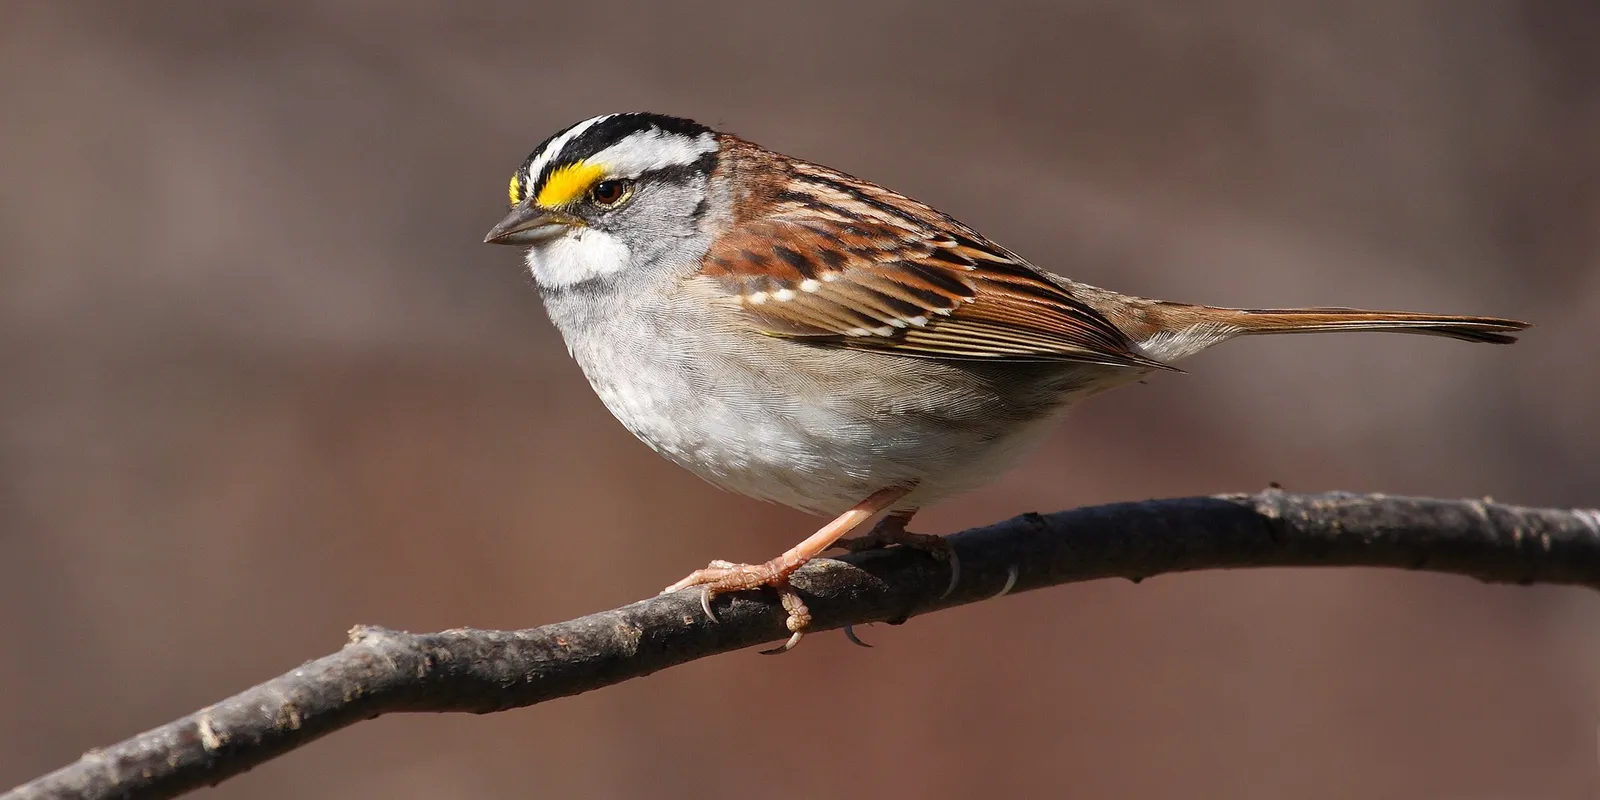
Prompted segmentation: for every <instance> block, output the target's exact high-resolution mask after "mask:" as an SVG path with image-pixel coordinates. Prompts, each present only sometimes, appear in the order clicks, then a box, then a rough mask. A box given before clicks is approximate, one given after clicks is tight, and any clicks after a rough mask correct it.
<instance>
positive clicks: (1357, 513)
mask: <svg viewBox="0 0 1600 800" xmlns="http://www.w3.org/2000/svg"><path fill="white" fill-rule="evenodd" d="M951 544H952V545H953V546H954V547H955V549H956V550H957V552H958V553H959V555H960V563H961V578H960V582H959V583H958V585H957V586H956V587H955V589H954V590H953V591H951V592H950V593H949V594H948V595H947V596H941V595H944V594H945V591H946V587H947V586H948V585H949V578H950V574H949V570H948V565H947V564H945V563H943V562H940V561H936V560H934V559H933V558H931V557H929V556H927V555H925V554H922V553H917V552H912V551H906V550H902V549H899V548H895V549H891V550H883V551H874V552H867V553H861V554H855V555H850V556H846V557H844V558H842V559H839V560H831V559H830V560H822V561H818V562H814V563H813V564H811V565H808V566H807V567H806V568H805V569H803V570H801V572H800V573H798V574H797V575H796V577H795V579H794V584H795V585H796V587H798V588H799V589H800V591H801V592H802V593H803V594H804V595H805V596H806V601H807V603H808V604H809V605H810V607H811V610H812V613H813V615H814V623H813V625H814V627H815V629H816V630H826V629H830V628H837V627H840V626H843V625H846V624H850V623H857V624H859V623H864V622H892V623H898V622H901V621H904V620H906V619H908V618H910V617H913V616H916V615H918V614H924V613H927V612H929V611H935V610H938V609H941V608H948V607H950V606H957V605H963V604H965V603H972V602H976V601H979V600H985V599H989V598H992V597H995V596H997V595H999V594H1002V593H1003V592H1021V591H1027V590H1030V589H1038V588H1041V587H1045V586H1055V585H1057V584H1063V583H1073V582H1078V581H1087V580H1093V579H1097V578H1114V577H1118V578H1129V579H1132V580H1135V581H1138V580H1141V579H1143V578H1146V577H1149V576H1152V575H1159V574H1163V573H1169V572H1186V571H1192V570H1202V569H1219V568H1231V567H1310V566H1368V567H1396V568H1400V569H1413V570H1427V571H1431V572H1445V573H1454V574H1458V575H1467V576H1470V577H1474V578H1477V579H1479V580H1483V581H1489V582H1495V583H1517V584H1531V583H1550V584H1573V585H1581V586H1588V587H1590V588H1595V589H1600V512H1596V511H1593V510H1556V509H1536V508H1519V507H1516V506H1507V505H1500V504H1497V503H1493V502H1489V501H1477V500H1458V501H1445V500H1426V499H1417V498H1407V497H1386V496H1382V495H1349V494H1324V495H1294V494H1285V493H1283V492H1280V491H1275V490H1274V491H1268V492H1264V493H1261V494H1256V495H1227V496H1219V497H1198V498H1184V499H1178V500H1153V501H1148V502H1142V503H1119V504H1115V505H1106V506H1096V507H1093V508H1082V509H1077V510H1073V511H1063V512H1061V513H1058V514H1051V515H1048V516H1043V515H1039V514H1025V515H1023V516H1020V517H1017V518H1015V519H1011V520H1008V521H1006V522H1002V523H999V524H997V525H992V526H989V527H987V528H979V529H975V530H971V531H967V532H965V533H962V534H960V535H958V536H955V537H953V538H952V540H951ZM715 610H716V612H717V615H718V618H719V620H720V621H718V622H715V623H713V622H710V621H708V620H707V619H706V617H705V614H704V613H703V612H702V611H701V610H700V604H699V600H698V596H697V594H696V592H694V591H692V590H691V591H685V592H680V593H678V594H675V595H669V596H665V597H656V598H652V599H650V600H645V601H643V602H639V603H634V604H632V605H628V606H624V607H622V608H618V609H615V610H612V611H604V612H601V613H598V614H591V615H589V616H587V617H582V618H580V619H575V620H571V621H569V622H561V623H556V624H553V625H546V626H544V627H541V628H531V629H528V630H520V631H481V630H470V629H463V630H451V631H444V632H441V633H430V634H421V635H414V634H409V633H403V632H400V631H393V630H387V629H383V628H372V627H359V628H356V629H354V630H352V631H351V632H350V642H349V644H347V645H345V647H344V648H343V649H342V650H340V651H338V652H337V653H333V654H332V655H327V656H323V657H322V658H319V659H317V660H315V661H310V662H307V663H306V664H304V665H302V666H300V667H299V668H297V669H294V670H292V671H290V672H288V673H286V674H284V675H281V676H279V677H277V678H274V679H272V680H270V681H267V682H266V683H263V684H260V685H258V686H255V687H253V688H251V689H247V690H245V691H244V692H241V693H240V694H237V695H234V696H233V697H230V698H228V699H226V700H223V701H221V702H219V703H217V704H215V705H212V706H209V707H207V708H203V709H201V710H199V711H197V712H195V713H193V714H190V715H189V716H187V717H184V718H182V719H179V720H176V721H173V722H170V723H168V724H166V725H162V726H161V727H159V728H155V729H153V730H150V731H146V732H145V733H142V734H139V735H138V736H135V737H133V738H131V739H128V740H126V741H123V742H120V743H118V744H116V745H113V746H111V747H108V748H105V749H97V750H91V751H89V752H88V753H85V754H84V756H83V757H82V758H80V759H79V760H78V761H77V762H76V763H74V764H71V765H69V766H67V767H64V768H62V769H60V770H57V771H56V772H53V773H51V774H49V775H45V776H44V777H41V778H39V779H37V780H35V781H33V782H31V783H28V784H24V785H22V786H18V787H16V788H15V789H12V790H11V791H10V792H8V793H6V794H5V795H3V796H0V800H38V799H39V798H155V797H172V796H174V795H178V794H182V793H183V792H186V791H188V790H191V789H194V788H197V787H200V786H204V785H208V784H214V783H217V782H219V781H222V780H224V779H226V778H228V777H230V776H232V775H237V774H239V773H241V772H244V771H245V770H248V769H250V768H251V767H253V766H255V765H257V764H260V763H262V762H265V761H267V760H268V759H271V758H273V757H275V756H277V755H279V754H281V753H284V752H287V751H289V750H292V749H294V748H296V747H299V746H301V745H303V744H305V743H307V742H310V741H312V740H313V739H316V738H318V737H320V736H325V735H327V734H329V733H332V732H333V731H336V730H338V729H340V728H343V727H345V726H346V725H350V724H352V723H355V722H358V721H360V720H364V719H370V718H372V717H376V716H378V715H380V714H388V713H392V712H396V711H470V712H474V713H487V712H491V711H501V710H504V709H508V708H518V707H521V706H528V705H533V704H534V703H540V702H544V701H546V700H550V699H553V698H557V697H565V696H567V695H572V694H577V693H579V692H586V691H589V690H591V689H598V688H600V687H602V686H609V685H611V684H614V683H618V682H621V681H625V680H628V679H630V678H637V677H640V676H643V675H649V674H650V673H652V672H655V671H657V670H661V669H665V668H667V667H670V666H674V665H677V664H682V663H684V662H686V661H692V660H694V659H697V658H704V657H705V656H709V655H712V654H715V653H723V652H727V651H729V650H737V649H739V648H743V647H749V646H751V645H755V644H761V643H765V642H772V641H777V640H781V639H783V638H785V637H786V636H787V635H788V633H787V631H785V629H784V619H785V616H786V612H785V611H784V610H783V609H782V608H781V607H779V605H778V604H777V602H776V601H775V600H773V599H772V598H771V597H770V596H768V595H766V594H762V593H749V594H743V595H738V596H732V597H723V598H718V599H717V603H716V609H715Z"/></svg>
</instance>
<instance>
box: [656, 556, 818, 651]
mask: <svg viewBox="0 0 1600 800" xmlns="http://www.w3.org/2000/svg"><path fill="white" fill-rule="evenodd" d="M802 563H804V562H800V563H796V564H793V565H790V564H787V563H785V562H784V560H783V559H782V558H777V559H773V560H772V561H768V562H766V563H764V564H735V563H733V562H731V561H713V562H711V563H710V564H707V565H706V568H705V569H697V570H695V571H694V572H691V573H689V575H688V577H685V578H684V579H683V580H681V581H678V582H677V583H674V584H672V585H671V586H668V587H667V588H666V589H665V590H663V591H662V594H671V593H672V592H677V591H681V590H683V589H688V588H691V587H695V586H698V587H700V608H701V609H702V610H703V611H705V612H706V616H707V617H709V618H710V619H711V620H712V621H713V622H715V621H716V619H717V615H716V613H715V612H713V611H712V610H711V600H712V598H714V597H716V596H717V595H719V594H724V593H726V592H744V591H749V590H751V589H760V588H763V587H768V588H771V589H773V590H775V591H776V592H777V593H778V600H779V602H781V603H783V610H784V611H787V612H789V617H788V619H786V620H784V627H787V628H788V629H789V634H790V635H789V640H788V641H786V642H784V643H783V644H782V645H780V646H778V647H776V648H773V649H771V650H763V651H761V652H762V653H766V654H773V653H785V652H788V651H789V650H792V649H794V646H795V645H797V644H799V643H800V639H801V637H803V636H805V632H806V628H807V627H809V626H810V625H811V609H809V608H806V604H805V601H803V600H801V599H800V595H799V593H797V592H795V590H794V587H793V586H791V585H790V584H789V575H790V574H791V573H793V572H794V571H795V570H796V569H799V568H800V564H802Z"/></svg>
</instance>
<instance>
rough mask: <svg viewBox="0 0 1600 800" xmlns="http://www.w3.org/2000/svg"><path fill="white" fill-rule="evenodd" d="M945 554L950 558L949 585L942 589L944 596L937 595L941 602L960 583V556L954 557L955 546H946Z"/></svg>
mask: <svg viewBox="0 0 1600 800" xmlns="http://www.w3.org/2000/svg"><path fill="white" fill-rule="evenodd" d="M945 554H946V555H947V556H949V558H950V585H949V586H946V587H944V594H941V595H939V599H940V600H943V599H945V598H946V597H949V596H950V593H951V592H953V591H955V590H956V584H958V583H960V582H961V556H958V555H956V548H955V545H947V546H946V548H945Z"/></svg>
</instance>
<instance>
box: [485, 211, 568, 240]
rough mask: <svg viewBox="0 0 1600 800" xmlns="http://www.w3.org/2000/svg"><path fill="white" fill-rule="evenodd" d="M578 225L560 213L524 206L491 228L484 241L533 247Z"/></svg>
mask: <svg viewBox="0 0 1600 800" xmlns="http://www.w3.org/2000/svg"><path fill="white" fill-rule="evenodd" d="M576 224H578V221H577V220H575V219H573V218H572V217H569V216H567V215H566V214H562V213H561V212H559V211H547V210H545V209H542V208H539V207H537V206H534V205H532V204H523V205H519V206H517V207H516V208H513V209H511V213H509V214H507V215H506V218H505V219H503V220H500V222H499V223H497V224H496V225H495V226H494V227H493V228H490V229H489V235H487V236H485V237H483V241H484V243H485V244H509V245H533V244H538V243H540V242H545V241H549V240H551V239H554V238H555V237H557V236H560V235H561V234H563V233H565V232H566V231H567V230H568V229H570V228H571V227H572V226H574V225H576Z"/></svg>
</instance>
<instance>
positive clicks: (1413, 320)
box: [1213, 308, 1529, 344]
mask: <svg viewBox="0 0 1600 800" xmlns="http://www.w3.org/2000/svg"><path fill="white" fill-rule="evenodd" d="M1213 311H1219V312H1220V311H1231V312H1233V313H1232V314H1229V315H1228V316H1227V317H1226V324H1229V325H1234V326H1237V327H1238V328H1239V330H1240V332H1241V333H1245V334H1254V333H1319V332H1323V331H1369V332H1393V333H1417V334H1424V335H1427V336H1446V337H1449V338H1451V339H1460V340H1462V341H1467V342H1484V343H1486V344H1511V343H1512V342H1515V341H1516V340H1517V337H1516V336H1515V335H1514V334H1516V333H1517V332H1518V331H1522V330H1525V329H1527V328H1528V327H1529V325H1528V323H1526V322H1520V321H1518V320H1514V319H1501V318H1499V317H1465V316H1454V315H1448V314H1418V313H1413V312H1409V311H1364V310H1361V309H1355V308H1270V309H1253V308H1240V309H1213Z"/></svg>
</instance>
